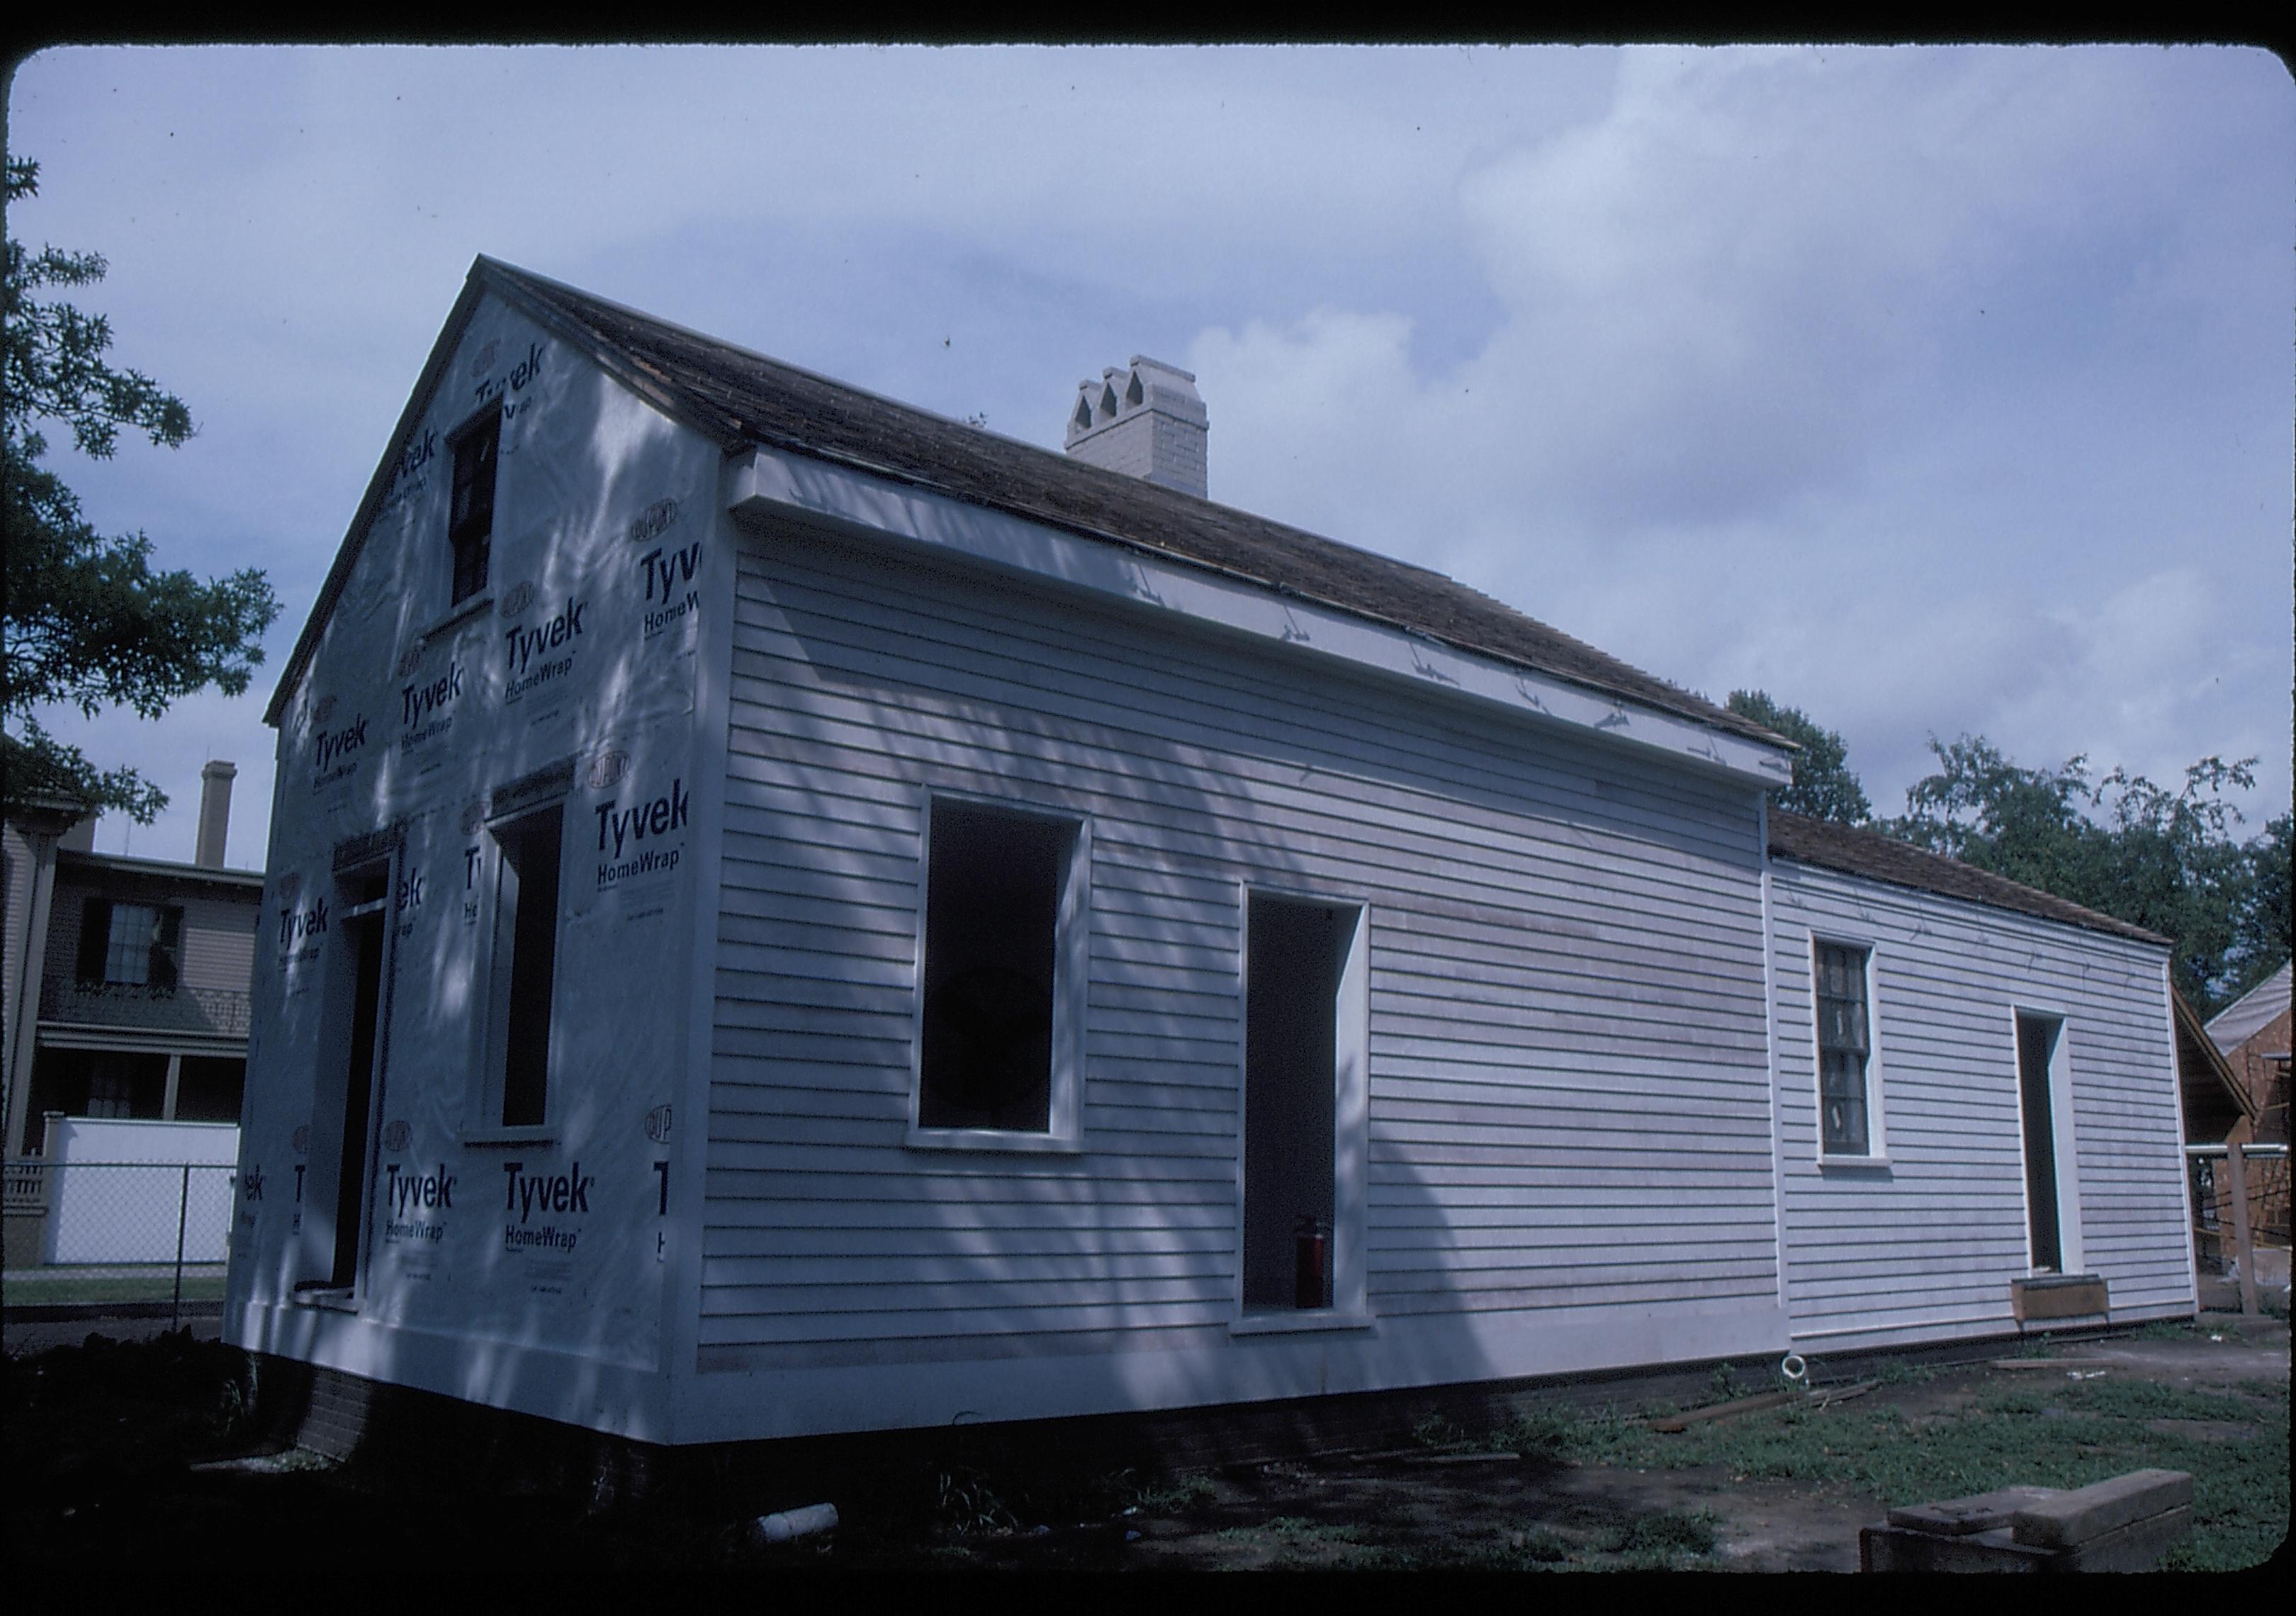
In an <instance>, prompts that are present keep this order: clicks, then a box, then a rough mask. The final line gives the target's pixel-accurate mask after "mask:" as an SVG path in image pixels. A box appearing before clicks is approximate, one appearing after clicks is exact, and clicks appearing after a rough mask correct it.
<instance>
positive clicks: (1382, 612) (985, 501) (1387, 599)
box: [264, 256, 1792, 750]
mask: <svg viewBox="0 0 2296 1616" xmlns="http://www.w3.org/2000/svg"><path fill="white" fill-rule="evenodd" d="M489 292H491V293H493V294H495V295H496V296H499V297H501V298H502V299H504V301H506V302H508V303H509V304H510V305H511V306H512V307H513V308H517V309H518V310H519V311H520V312H521V313H522V314H525V315H527V316H529V317H531V318H533V319H535V320H536V321H537V322H538V323H540V324H543V325H544V326H545V327H547V328H548V329H550V330H551V331H553V332H556V333H558V334H559V335H560V336H561V337H562V339H563V340H566V341H568V342H569V343H570V344H572V345H573V346H574V347H575V348H577V349H579V350H580V351H582V352H584V353H585V354H586V355H587V356H588V357H590V358H591V359H592V360H593V361H594V363H596V364H597V365H600V366H601V367H602V368H603V369H604V370H606V371H607V372H608V373H610V374H612V375H613V376H615V377H616V378H617V379H619V381H622V382H623V383H624V384H625V385H626V386H627V387H629V388H630V389H631V390H633V391H635V392H636V393H637V394H638V395H639V396H640V397H642V398H645V399H647V400H648V401H649V402H651V403H652V404H653V405H654V406H656V407H657V408H659V409H660V410H661V411H663V413H664V414H668V415H669V416H670V417H671V418H673V419H675V420H677V421H679V422H684V423H685V424H686V425H688V426H690V427H692V428H693V430H695V431H700V432H701V433H702V434H704V435H705V436H707V437H709V438H710V439H713V440H714V441H716V442H717V444H718V445H719V447H722V448H724V449H726V450H727V451H729V452H730V451H733V450H735V449H738V448H741V447H744V446H750V445H755V446H759V447H768V448H773V449H778V450H784V451H787V452H790V453H793V454H799V455H808V456H812V457H814V458H816V459H821V460H824V461H829V462H832V463H837V464H840V465H843V466H846V467H849V468H851V469H854V470H857V471H862V472H869V473H872V474H874V475H877V476H881V477H886V478H890V479H894V480H898V481H901V482H904V483H908V484H912V485H914V486H917V487H920V488H925V489H928V490H930V491H931V492H933V493H936V494H939V495H943V496H947V497H951V498H955V499H958V500H962V501H964V502H966V503H969V504H980V505H985V506H988V507H991V508H994V509H996V510H1000V511H1004V512H1006V513H1011V514H1013V515H1016V516H1019V517H1021V518H1024V519H1027V520H1030V521H1038V522H1043V523H1046V524H1048V525H1050V526H1054V527H1057V528H1062V529H1067V530H1069V531H1071V532H1075V533H1078V534H1081V535H1083V536H1085V537H1088V538H1093V539H1098V540H1102V541H1104V542H1108V543H1112V544H1116V545H1119V546H1127V547H1129V548H1132V549H1135V550H1137V551H1140V552H1143V553H1146V554H1153V555H1156V556H1159V557H1160V558H1163V559H1166V560H1170V561H1177V562H1181V563H1184V564H1185V565H1189V566H1192V567H1197V568H1202V569H1207V570H1212V571H1216V572H1218V573H1220V574H1223V575H1225V576H1227V577H1230V578H1237V579H1240V580H1243V581H1246V582H1249V583H1251V584H1253V585H1256V586H1258V587H1263V588H1266V589H1268V590H1271V591H1274V592H1275V593H1278V594H1282V595H1288V596H1293V597H1297V598H1299V599H1302V600H1306V601H1310V602H1314V603H1317V604H1320V605H1323V606H1327V607H1331V608H1334V609H1336V610H1338V611H1344V612H1347V613H1349V614H1351V615H1354V616H1357V617H1360V618H1365V619H1371V620H1373V621H1375V622H1379V623H1382V624H1384V625H1388V626H1390V627H1393V628H1402V629H1405V630H1406V631H1408V632H1410V633H1413V634H1416V635H1421V636H1426V637H1427V638H1430V639H1432V640H1437V641H1440V642H1443V643H1445V644H1449V645H1452V646H1454V647H1456V648H1457V649H1459V650H1463V651H1466V652H1475V653H1478V654H1480V655H1484V656H1488V657H1492V658H1495V659H1497V660H1501V661H1505V662H1510V663H1513V664H1516V665H1518V666H1521V667H1523V668H1527V669H1532V670H1534V671H1536V672H1538V673H1542V674H1545V675H1547V676H1548V677H1554V678H1557V679H1561V680H1564V681H1567V682H1569V683H1570V684H1573V685H1579V686H1582V687H1585V688H1587V689H1589V690H1593V691H1595V692H1599V693H1602V694H1603V695H1606V696H1609V697H1611V698H1614V699H1618V700H1621V701H1631V702H1634V703H1636V704H1637V705H1640V706H1644V707H1646V708H1651V709H1654V710H1658V711H1660V712H1662V713H1667V714H1670V715H1672V716H1674V717H1676V718H1686V719H1689V720H1691V721H1692V722H1693V723H1696V724H1700V725H1703V726H1709V727H1710V728H1712V729H1716V730H1719V731H1722V732H1724V733H1725V734H1732V735H1735V736H1739V737H1743V738H1744V739H1746V740H1750V741H1753V742H1758V743H1760V744H1764V745H1767V746H1774V747H1777V748H1780V749H1781V750H1788V749H1790V748H1791V746H1792V742H1788V741H1786V740H1785V739H1784V737H1781V736H1779V735H1775V734H1772V733H1771V732H1770V731H1768V730H1767V729H1765V728H1763V727H1762V726H1759V725H1758V724H1755V723H1753V722H1752V721H1751V720H1750V719H1747V718H1742V717H1740V716H1739V715H1738V714H1736V713H1734V712H1731V711H1730V710H1727V709H1726V708H1722V707H1718V706H1716V705H1715V704H1714V703H1712V702H1710V701H1706V700H1705V699H1704V698H1702V697H1701V696H1697V695H1694V694H1693V693H1690V692H1688V691H1685V690H1683V689H1680V688H1679V687H1677V686H1676V685H1670V684H1669V683H1667V682H1666V681H1665V680H1662V679H1660V678H1656V677H1652V675H1649V674H1646V673H1644V672H1642V671H1641V670H1640V669H1636V668H1632V667H1629V666H1628V664H1626V663H1625V662H1622V661H1620V660H1618V659H1617V658H1615V657H1611V656H1609V655H1607V654H1606V653H1604V652H1600V651H1597V650H1596V649H1595V648H1594V647H1593V646H1591V645H1588V644H1585V643H1584V642H1582V641H1579V640H1576V639H1573V638H1572V637H1571V636H1569V635H1566V634H1562V633H1561V632H1559V631H1558V630H1556V629H1554V628H1549V627H1547V626H1546V624H1544V623H1541V622H1538V621H1537V620H1536V619H1532V618H1529V617H1526V616H1524V615H1523V614H1522V613H1521V612H1518V611H1514V610H1513V609H1512V608H1511V607H1508V606H1505V605H1504V604H1502V603H1499V602H1498V601H1496V600H1494V599H1492V598H1491V597H1490V596H1488V595H1483V594H1481V593H1480V591H1477V590H1474V589H1471V588H1469V587H1467V586H1465V585H1464V584H1461V583H1458V582H1456V581H1455V580H1453V579H1451V578H1446V577H1445V576H1443V575H1442V574H1441V573H1439V572H1436V571H1433V570H1430V569H1428V568H1424V567H1418V566H1414V565H1412V564H1411V563H1409V562H1399V561H1396V560H1393V559H1391V558H1390V557H1387V556H1383V555H1379V554H1374V553H1373V552H1371V551H1367V550H1362V549H1358V548H1357V547H1355V546H1351V545H1346V544H1341V543H1340V542H1338V541H1336V540H1333V539H1328V538H1324V537H1320V536H1318V535H1316V534H1313V533H1309V532H1307V531H1305V530H1304V529H1298V528H1292V527H1287V526H1285V525H1284V524H1283V523H1281V522H1276V521H1269V520H1267V518H1265V517H1259V516H1254V515H1251V513H1247V512H1242V511H1237V510H1233V509H1231V508H1229V507H1227V506H1225V505H1220V504H1213V503H1212V502H1211V501H1210V500H1206V499H1200V498H1197V497H1195V496H1193V495H1189V494H1184V493H1181V492H1179V491H1177V490H1175V489H1171V488H1163V487H1161V486H1160V485H1157V484H1154V483H1151V482H1147V481H1144V480H1141V479H1138V478H1134V477H1128V476H1125V475H1123V474H1122V473H1119V472H1109V471H1104V470H1103V469H1101V468H1100V467H1097V466H1094V465H1090V464H1087V463H1084V462H1082V461H1079V460H1075V459H1072V458H1070V456H1068V455H1063V454H1061V453H1059V452H1057V451H1054V450H1050V449H1043V448H1038V447H1035V446H1033V445H1029V444H1025V443H1021V442H1018V441H1016V440H1014V439H1009V438H1005V437H1002V436H1000V435H998V434H996V433H993V432H989V431H983V430H981V429H980V428H977V427H972V426H967V425H964V423H962V422H954V421H949V420H946V419H944V418H943V417H941V416H939V415H935V414H931V412H929V411H925V410H921V409H917V408H914V407H913V406H908V405H904V404H898V403H896V402H894V401H892V400H890V399H886V398H879V397H877V396H876V395H874V394H872V393H868V392H865V391H864V390H860V389H858V388H854V387H849V386H847V385H846V384H844V383H842V382H839V381H830V380H829V379H827V378H825V377H822V376H817V375H815V374H813V373H810V372H808V371H803V370H799V369H798V368H797V367H796V366H794V365H784V364H783V363H781V362H780V361H778V360H775V359H771V358H767V357H765V356H763V355H760V354H756V353H752V352H750V351H749V350H748V349H742V348H738V347H736V346H734V345H733V344H732V343H728V342H724V341H720V340H717V339H716V338H712V337H708V336H704V335H702V334H701V333H700V332H693V331H689V330H687V329H685V328H684V327H682V326H678V325H675V324H670V323H669V322H668V321H664V320H659V319H656V318H654V317H653V316H650V315H645V314H642V313H639V312H638V311H636V310H635V309H630V308H623V307H622V306H620V305H619V304H615V303H611V302H608V301H606V300H605V299H601V298H596V297H593V296H591V295H590V294H589V293H587V292H584V291H578V290H576V289H575V288H573V287H570V286H566V285H563V284H561V283H558V282H555V281H552V280H549V279H546V278H545V277H543V276H541V275H533V274H531V273H529V272H528V271H526V270H522V269H519V268H516V267H512V266H511V265H508V264H504V263H502V262H500V261H498V260H496V259H494V258H486V257H484V256H481V257H480V258H478V259H477V261H476V262H475V263H473V264H472V266H471V272H470V275H469V277H468V279H467V280H466V282H465V283H464V287H463V294H462V296H461V298H460V299H457V301H456V304H455V310H454V312H453V313H452V314H451V315H450V316H448V319H447V324H446V327H445V328H444V329H443V330H442V331H441V332H440V334H439V340H438V342H437V343H436V344H435V345H434V347H433V349H432V351H431V355H430V359H429V360H428V361H427V362H426V364H425V366H424V370H423V373H422V381H421V382H420V383H419V384H418V386H417V388H416V390H415V393H414V397H413V398H410V400H409V402H408V405H407V413H406V415H405V416H404V417H402V420H401V422H400V427H399V431H398V433H396V434H394V437H393V439H392V441H393V443H394V445H395V444H396V442H397V441H398V439H399V438H401V437H403V436H404V435H405V433H406V430H407V429H408V425H409V423H410V422H412V421H413V420H414V419H415V418H416V417H418V416H419V414H420V413H421V410H422V406H424V404H425V402H426V401H427V398H428V396H429V393H430V389H431V387H432V385H433V384H434V383H435V381H436V379H437V374H438V371H439V365H441V364H442V363H443V360H444V357H445V355H446V353H447V350H448V349H451V348H452V347H453V345H454V341H455V338H456V336H457V335H458V334H459V332H460V331H461V330H462V328H463V325H464V324H466V323H467V321H468V319H469V316H470V313H471V309H472V308H474V307H475V305H476V302H477V300H478V299H479V298H480V296H482V295H484V294H486V293H489ZM389 465H390V455H389V453H386V455H385V456H384V460H383V463H382V464H381V466H380V467H379V468H378V470H377V472H376V474H375V478H374V480H373V482H372V483H371V484H370V486H369V488H368V492H367V495H366V497H365V499H364V500H363V501H362V502H361V504H360V508H359V511H358V513H357V516H356V517H355V519H354V521H353V522H352V524H351V528H350V530H349V532H348V535H347V536H346V537H345V539H344V541H343V546H342V549H341V551H340V554H338V555H337V557H336V559H335V564H334V567H333V568H332V570H331V571H330V573H329V575H328V578H327V581H326V583H325V585H324V587H323V588H322V590H321V593H320V596H319V599H318V602H317V603H316V605H315V607H314V608H313V611H312V614H311V618H310V619H309V620H308V621H307V623H306V624H305V625H304V628H303V632H302V635H301V636H300V637H299V639H298V640H297V642H296V644H295V648H294V650H293V652H291V653H290V655H289V657H288V660H287V665H286V667H285V669H284V670H283V673H282V675H281V678H280V683H279V687H278V690H277V691H276V692H275V693H274V695H273V697H272V701H271V704H270V707H269V708H268V710H266V712H265V714H264V718H265V720H266V722H268V723H271V724H274V725H276V724H277V723H279V722H280V721H281V717H282V715H283V712H284V711H285V708H286V703H287V701H288V700H289V699H290V697H291V693H292V692H293V690H294V688H295V686H296V685H297V684H298V683H299V680H300V678H301V677H302V674H303V670H304V669H305V668H306V667H307V665H308V662H309V660H310V658H311V656H312V655H313V654H314V653H315V652H316V648H317V644H318V637H319V632H320V629H321V628H322V627H323V626H324V623H325V620H326V618H327V615H328V613H329V611H331V610H332V605H333V603H334V600H335V598H336V596H337V595H338V594H339V593H340V590H341V587H342V586H343V583H344V581H345V579H346V578H348V573H349V570H350V568H351V566H352V565H353V564H354V562H355V561H356V557H357V551H358V547H359V544H360V541H361V539H362V538H363V537H364V535H365V527H366V523H367V522H368V521H369V520H370V519H371V517H372V515H373V510H374V507H375V506H376V504H378V503H379V502H380V500H381V497H382V496H383V494H385V493H386V492H388V485H389Z"/></svg>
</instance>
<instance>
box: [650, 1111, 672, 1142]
mask: <svg viewBox="0 0 2296 1616" xmlns="http://www.w3.org/2000/svg"><path fill="white" fill-rule="evenodd" d="M669 1123H670V1109H669V1107H668V1106H667V1105H657V1106H655V1107H654V1108H653V1109H652V1111H650V1112H646V1119H645V1129H646V1137H647V1138H649V1139H651V1140H652V1141H653V1142H654V1143H655V1144H660V1143H661V1142H662V1141H663V1140H665V1139H667V1138H668V1137H669Z"/></svg>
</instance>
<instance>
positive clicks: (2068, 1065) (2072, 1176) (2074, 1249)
mask: <svg viewBox="0 0 2296 1616" xmlns="http://www.w3.org/2000/svg"><path fill="white" fill-rule="evenodd" d="M2020 1018H2030V1019H2035V1020H2041V1021H2054V1022H2055V1023H2056V1024H2057V1036H2056V1040H2055V1042H2054V1044H2053V1045H2052V1046H2050V1049H2049V1144H2050V1151H2049V1155H2050V1161H2049V1171H2050V1175H2051V1177H2053V1178H2054V1180H2055V1186H2056V1192H2057V1255H2058V1257H2059V1258H2060V1259H2062V1263H2063V1267H2060V1268H2058V1269H2056V1270H2054V1272H2056V1273H2059V1274H2086V1273H2087V1272H2088V1268H2087V1260H2086V1258H2085V1257H2084V1254H2083V1251H2082V1246H2081V1216H2080V1153H2079V1146H2078V1145H2077V1144H2076V1142H2075V1140H2074V1137H2073V1120H2074V1119H2073V1063H2072V1043H2073V1018H2072V1017H2071V1014H2069V1013H2067V1012H2066V1011H2065V1010H2064V1009H2063V1008H2062V1006H2061V1005H2046V1004H2038V1003H2033V1002H2030V1001H2025V1000H2019V1001H2014V1002H2013V1003H2012V1004H2011V1005H2010V1006H2009V1076H2010V1079H2011V1081H2012V1082H2013V1084H2014V1086H2015V1087H2014V1089H2013V1092H2014V1093H2015V1095H2016V1096H2017V1204H2018V1206H2019V1207H2020V1208H2021V1210H2023V1213H2024V1218H2025V1271H2026V1272H2027V1273H2028V1274H2031V1275H2036V1276H2038V1275H2040V1274H2042V1273H2044V1272H2046V1271H2047V1270H2044V1269H2041V1268H2038V1267H2035V1266H2034V1262H2033V1259H2034V1255H2035V1253H2034V1251H2033V1195H2032V1190H2031V1188H2030V1185H2029V1184H2028V1182H2027V1180H2026V1177H2025V1093H2024V1082H2025V1074H2024V1071H2023V1070H2022V1068H2021V1065H2020V1063H2019V1056H2018V1053H2017V1022H2018V1021H2019V1019H2020ZM2186 1244H2188V1245H2189V1244H2190V1242H2189V1241H2187V1242H2186Z"/></svg>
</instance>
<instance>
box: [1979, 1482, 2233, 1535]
mask: <svg viewBox="0 0 2296 1616" xmlns="http://www.w3.org/2000/svg"><path fill="white" fill-rule="evenodd" d="M2192 1501H2193V1478H2192V1475H2191V1473H2190V1472H2186V1471H2181V1470H2136V1471H2131V1472H2129V1473H2128V1474H2127V1475H2125V1476H2115V1477H2113V1478H2112V1480H2111V1481H2099V1482H2098V1483H2096V1485H2095V1486H2094V1487H2082V1488H2077V1489H2073V1490H2072V1491H2071V1492H2061V1493H2059V1494H2057V1495H2056V1496H2055V1497H2051V1498H2042V1499H2038V1500H2036V1501H2035V1502H2033V1503H2031V1504H2029V1505H2023V1506H2022V1507H2021V1508H2019V1509H2018V1510H2017V1511H2016V1513H2015V1515H2014V1517H2013V1521H2012V1525H2013V1529H2014V1531H2015V1536H2016V1539H2017V1541H2018V1542H2020V1543H2024V1544H2030V1545H2031V1546H2034V1547H2037V1548H2071V1547H2076V1546H2079V1545H2081V1544H2084V1543H2087V1542H2089V1541H2090V1540H2091V1539H2093V1538H2101V1537H2103V1536H2104V1535H2105V1534H2106V1533H2107V1532H2110V1531H2114V1530H2118V1529H2120V1527H2123V1526H2126V1525H2128V1523H2129V1522H2132V1521H2141V1520H2144V1519H2145V1518H2146V1517H2148V1516H2152V1515H2158V1514H2162V1513H2166V1512H2168V1511H2169V1510H2172V1509H2177V1508H2180V1507H2182V1506H2183V1505H2187V1504H2190V1503H2191V1502H2192Z"/></svg>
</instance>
